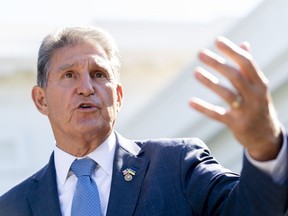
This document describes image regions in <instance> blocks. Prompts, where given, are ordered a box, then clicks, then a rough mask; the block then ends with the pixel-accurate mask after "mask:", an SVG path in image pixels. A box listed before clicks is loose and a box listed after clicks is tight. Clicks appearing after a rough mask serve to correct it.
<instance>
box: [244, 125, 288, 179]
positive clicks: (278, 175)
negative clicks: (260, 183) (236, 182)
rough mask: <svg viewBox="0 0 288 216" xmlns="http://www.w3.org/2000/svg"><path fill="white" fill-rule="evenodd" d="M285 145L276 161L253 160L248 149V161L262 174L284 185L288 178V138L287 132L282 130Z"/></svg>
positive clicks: (246, 152) (246, 153)
mask: <svg viewBox="0 0 288 216" xmlns="http://www.w3.org/2000/svg"><path fill="white" fill-rule="evenodd" d="M282 131H283V132H282V134H283V144H282V147H281V150H280V152H279V154H278V156H277V158H276V159H274V160H270V161H257V160H255V159H253V158H252V157H251V156H250V155H249V153H248V151H247V149H245V156H246V158H247V159H248V161H249V162H250V163H251V164H252V165H254V166H255V167H256V168H258V169H260V170H261V171H262V172H264V173H266V174H268V175H270V176H271V178H272V179H273V181H274V182H275V183H278V184H283V183H284V181H285V180H286V178H287V172H286V170H287V168H288V158H287V136H286V131H285V130H282Z"/></svg>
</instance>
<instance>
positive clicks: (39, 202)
mask: <svg viewBox="0 0 288 216" xmlns="http://www.w3.org/2000/svg"><path fill="white" fill-rule="evenodd" d="M27 196H28V200H29V202H30V206H31V210H32V212H33V215H43V216H46V215H47V216H48V215H55V216H58V215H59V216H61V209H60V204H59V198H58V191H57V184H56V171H55V166H54V154H52V155H51V157H50V160H49V163H48V164H47V165H46V166H45V167H44V168H43V169H41V170H40V171H39V172H38V173H36V174H35V175H34V176H33V182H32V183H31V184H30V185H29V187H28V188H27Z"/></svg>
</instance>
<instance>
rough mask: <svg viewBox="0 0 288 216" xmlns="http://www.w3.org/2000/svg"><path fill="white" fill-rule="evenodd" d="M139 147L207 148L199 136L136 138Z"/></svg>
mask: <svg viewBox="0 0 288 216" xmlns="http://www.w3.org/2000/svg"><path fill="white" fill-rule="evenodd" d="M135 142H136V143H137V145H139V146H140V147H141V148H167V149H177V148H179V149H183V148H191V149H207V150H208V147H207V145H206V144H205V143H204V142H203V141H202V140H201V139H199V138H160V139H150V140H136V141H135Z"/></svg>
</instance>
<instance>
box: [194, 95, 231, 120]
mask: <svg viewBox="0 0 288 216" xmlns="http://www.w3.org/2000/svg"><path fill="white" fill-rule="evenodd" d="M189 105H190V107H192V108H193V109H195V110H196V111H198V112H200V113H202V114H204V115H206V116H208V117H209V118H212V119H214V120H216V121H219V122H222V123H224V124H225V123H226V110H225V109H224V108H223V107H219V106H215V105H213V104H210V103H207V102H206V101H204V100H201V99H199V98H191V99H190V101H189Z"/></svg>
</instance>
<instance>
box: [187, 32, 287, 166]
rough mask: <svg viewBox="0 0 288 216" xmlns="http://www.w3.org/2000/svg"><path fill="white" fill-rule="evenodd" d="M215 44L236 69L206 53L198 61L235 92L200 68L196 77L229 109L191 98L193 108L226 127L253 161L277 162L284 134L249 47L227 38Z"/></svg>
mask: <svg viewBox="0 0 288 216" xmlns="http://www.w3.org/2000/svg"><path fill="white" fill-rule="evenodd" d="M215 44H216V47H217V48H218V50H219V51H220V52H221V53H222V54H224V56H226V57H227V58H229V59H230V60H232V61H233V62H234V63H235V65H234V64H233V65H232V64H229V63H228V61H227V60H226V59H225V58H223V57H221V56H219V55H217V54H216V53H214V52H212V51H210V50H207V49H206V50H202V51H201V52H200V53H199V59H200V60H201V61H202V62H203V63H204V64H205V65H207V66H209V67H210V68H212V69H214V70H216V71H217V72H219V73H220V74H221V75H222V76H224V77H226V78H227V79H228V80H229V82H230V83H231V84H232V86H234V88H235V89H230V88H228V87H226V86H224V85H221V83H220V82H219V80H218V79H217V78H216V77H215V76H213V75H212V74H211V73H209V72H208V71H206V70H205V69H204V68H201V67H199V68H196V70H195V77H196V79H197V80H198V81H200V82H201V83H202V84H204V85H205V86H206V87H208V88H209V89H211V90H212V91H213V92H215V93H216V94H218V95H219V96H220V97H221V98H222V99H223V100H224V101H225V102H226V103H227V104H228V105H229V106H228V108H225V107H219V106H215V105H212V104H209V103H208V102H206V101H204V100H201V99H199V98H192V99H191V101H190V106H191V107H192V108H194V109H195V110H197V111H199V112H201V113H203V114H205V115H206V116H208V117H210V118H212V119H214V120H217V121H220V122H222V123H224V124H225V125H226V126H227V127H228V128H229V129H230V130H231V131H232V133H233V134H234V136H235V137H236V139H237V140H238V141H239V142H240V143H241V144H242V145H243V146H244V147H245V148H247V150H248V152H249V154H250V155H251V156H252V157H253V158H254V159H256V160H259V161H266V160H271V159H274V158H275V157H276V156H277V154H278V152H279V150H280V148H281V145H282V133H281V126H280V123H279V121H278V119H277V116H276V114H275V109H274V107H273V103H272V99H271V95H270V92H269V88H268V80H267V78H266V77H265V76H264V74H263V73H262V71H261V69H260V68H259V67H258V65H257V63H256V62H255V60H254V59H253V56H252V55H251V54H250V52H249V49H250V48H249V44H248V43H243V44H241V45H240V46H237V45H236V44H234V43H232V42H231V41H229V40H228V39H227V38H224V37H219V38H217V40H216V43H215Z"/></svg>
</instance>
